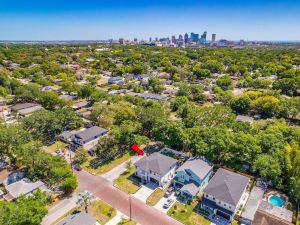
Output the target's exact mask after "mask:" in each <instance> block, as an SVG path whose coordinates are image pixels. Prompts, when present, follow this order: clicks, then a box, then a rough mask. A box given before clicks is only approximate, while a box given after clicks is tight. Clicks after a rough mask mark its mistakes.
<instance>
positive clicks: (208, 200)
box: [200, 168, 250, 224]
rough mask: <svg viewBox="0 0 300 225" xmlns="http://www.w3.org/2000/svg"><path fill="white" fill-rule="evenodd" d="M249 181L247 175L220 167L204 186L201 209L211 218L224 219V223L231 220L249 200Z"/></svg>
mask: <svg viewBox="0 0 300 225" xmlns="http://www.w3.org/2000/svg"><path fill="white" fill-rule="evenodd" d="M249 181H250V179H249V178H248V177H246V176H243V175H240V174H237V173H234V172H231V171H229V170H225V169H222V168H220V169H218V171H217V172H216V173H215V175H214V176H213V177H212V179H211V180H210V181H209V183H208V185H207V186H206V187H205V188H204V197H203V199H202V201H201V202H200V207H201V210H203V211H205V212H206V213H207V215H208V216H209V217H210V218H215V219H216V220H217V221H223V222H222V224H226V223H229V222H231V221H232V220H233V218H234V215H235V214H236V212H237V211H238V210H239V209H241V208H243V204H244V202H246V200H247V199H246V198H247V194H246V192H247V187H248V185H249Z"/></svg>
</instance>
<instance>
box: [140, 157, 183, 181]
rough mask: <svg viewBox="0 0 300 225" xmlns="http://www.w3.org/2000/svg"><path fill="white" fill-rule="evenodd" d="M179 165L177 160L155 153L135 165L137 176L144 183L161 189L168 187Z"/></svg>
mask: <svg viewBox="0 0 300 225" xmlns="http://www.w3.org/2000/svg"><path fill="white" fill-rule="evenodd" d="M177 163H178V161H177V160H176V159H174V158H171V157H169V156H166V155H163V154H160V153H159V152H155V153H153V154H151V155H149V156H146V157H143V158H142V159H140V160H139V161H137V162H136V163H135V164H134V165H135V168H136V169H135V175H136V176H137V177H139V178H141V180H142V182H144V183H149V182H153V183H156V184H157V185H158V186H160V187H166V186H167V185H168V184H170V183H171V181H172V179H173V178H174V176H175V171H176V168H177Z"/></svg>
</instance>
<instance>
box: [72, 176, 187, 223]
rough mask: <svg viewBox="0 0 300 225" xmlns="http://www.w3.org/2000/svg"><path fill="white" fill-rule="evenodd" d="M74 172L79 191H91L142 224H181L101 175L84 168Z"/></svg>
mask: <svg viewBox="0 0 300 225" xmlns="http://www.w3.org/2000/svg"><path fill="white" fill-rule="evenodd" d="M75 173H76V175H77V177H78V182H79V188H78V191H79V192H80V191H84V190H87V191H89V192H91V193H93V194H94V195H95V196H96V197H98V198H100V199H102V200H103V201H105V202H107V203H108V204H110V205H111V206H112V207H114V208H115V209H117V210H119V211H120V212H122V213H124V214H125V215H127V216H128V217H130V214H131V218H132V219H133V220H135V221H137V222H138V223H140V224H142V225H182V223H180V222H178V221H177V220H174V219H173V218H171V217H169V216H168V215H166V214H164V213H163V212H160V211H159V210H157V209H155V208H153V207H151V206H148V205H146V204H145V203H144V202H142V201H140V200H138V199H136V198H134V197H132V196H130V195H128V194H127V193H125V192H123V191H121V190H119V189H118V188H116V187H114V186H113V185H112V184H111V182H109V181H108V180H106V179H104V178H103V177H100V176H94V175H92V174H90V173H88V172H86V171H84V170H82V171H80V172H78V171H76V172H75ZM130 202H131V204H130ZM130 205H131V207H130ZM130 208H131V209H130Z"/></svg>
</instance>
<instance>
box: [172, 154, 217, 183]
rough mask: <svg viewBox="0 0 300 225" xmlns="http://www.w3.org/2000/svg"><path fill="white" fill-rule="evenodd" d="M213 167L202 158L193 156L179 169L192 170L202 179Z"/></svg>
mask: <svg viewBox="0 0 300 225" xmlns="http://www.w3.org/2000/svg"><path fill="white" fill-rule="evenodd" d="M212 168H213V166H212V164H211V163H210V162H208V161H205V160H203V159H201V158H192V159H189V160H187V161H186V162H185V163H183V164H182V165H181V166H180V167H179V168H178V169H177V171H185V170H191V171H193V173H194V174H196V175H197V176H198V177H199V178H200V179H204V178H205V177H206V175H207V174H208V173H209V172H210V171H211V169H212Z"/></svg>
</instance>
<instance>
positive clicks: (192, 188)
mask: <svg viewBox="0 0 300 225" xmlns="http://www.w3.org/2000/svg"><path fill="white" fill-rule="evenodd" d="M180 190H181V191H187V192H189V193H190V194H191V195H192V196H196V195H197V194H198V192H199V191H200V190H199V187H198V186H196V185H195V184H194V183H189V184H186V185H183V186H182V188H181V189H180Z"/></svg>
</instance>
